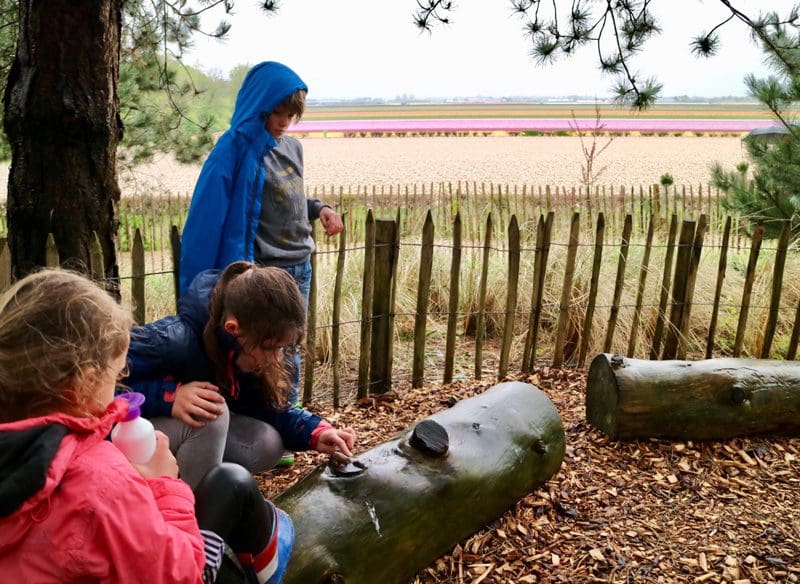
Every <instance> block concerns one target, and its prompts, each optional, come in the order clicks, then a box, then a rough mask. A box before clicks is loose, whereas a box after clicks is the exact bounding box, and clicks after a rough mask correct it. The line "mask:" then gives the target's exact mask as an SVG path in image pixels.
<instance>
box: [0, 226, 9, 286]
mask: <svg viewBox="0 0 800 584" xmlns="http://www.w3.org/2000/svg"><path fill="white" fill-rule="evenodd" d="M10 287H11V249H9V246H8V239H6V238H5V237H3V238H2V239H0V293H2V292H5V291H6V290H8V289H9V288H10Z"/></svg>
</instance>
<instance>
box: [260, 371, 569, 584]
mask: <svg viewBox="0 0 800 584" xmlns="http://www.w3.org/2000/svg"><path fill="white" fill-rule="evenodd" d="M448 444H449V449H448ZM564 448H565V438H564V428H563V425H562V423H561V418H560V417H559V415H558V412H557V411H556V409H555V407H554V406H553V404H552V403H551V402H550V400H549V399H548V398H547V396H545V394H544V393H542V392H541V391H539V390H538V389H536V388H534V387H532V386H530V385H527V384H524V383H502V384H500V385H497V386H495V387H493V388H491V389H490V390H488V391H487V392H485V393H483V394H481V395H479V396H477V397H474V398H472V399H468V400H464V401H462V402H460V403H458V404H456V405H455V406H454V407H453V408H452V409H450V410H446V411H444V412H440V413H437V414H434V415H432V416H430V417H429V418H426V419H425V420H423V421H421V422H419V423H418V424H416V426H415V427H414V429H413V431H411V430H406V431H404V432H403V433H401V434H400V435H399V436H397V437H396V438H394V439H392V440H390V441H388V442H385V443H384V444H381V445H379V446H377V447H375V448H373V449H372V450H370V451H368V452H365V453H364V454H362V455H360V456H359V457H357V459H355V460H354V461H353V462H352V463H350V464H348V465H347V466H345V467H343V468H341V467H336V466H333V465H332V463H331V464H323V465H321V466H320V467H318V468H317V469H316V470H315V471H314V472H312V473H311V474H310V475H308V476H307V477H306V478H305V479H303V480H302V481H301V482H299V483H298V484H296V485H295V486H294V487H292V488H291V489H289V490H288V491H286V492H285V493H283V494H282V495H281V496H280V497H278V498H277V500H276V501H275V503H276V504H277V505H278V506H279V507H281V508H282V509H284V510H285V511H286V512H287V513H288V514H289V516H290V517H291V518H292V520H293V521H294V526H295V546H294V553H293V555H292V559H291V562H290V564H289V569H288V572H287V575H286V579H285V582H286V584H292V583H303V584H315V583H322V582H336V583H342V582H353V583H360V584H363V583H369V582H375V583H380V584H390V583H392V582H397V583H405V582H408V581H409V580H410V579H411V578H413V576H414V574H415V573H416V572H417V571H419V570H420V569H422V568H423V567H425V566H426V565H427V564H429V563H430V562H431V561H433V560H435V559H436V558H437V557H438V556H440V555H441V554H442V553H444V552H446V551H447V550H448V549H450V548H452V547H453V546H454V545H455V544H456V543H458V542H459V541H461V540H462V539H463V538H465V537H467V536H468V535H469V534H471V533H473V532H475V531H477V530H478V529H480V528H481V527H483V526H484V525H486V524H487V523H489V522H491V521H492V520H494V519H495V518H497V517H498V516H500V515H501V514H502V513H503V512H505V511H506V510H507V509H509V508H510V507H511V506H512V505H514V503H516V502H517V501H518V500H519V499H520V498H522V497H523V496H525V495H526V494H528V493H530V492H531V491H532V490H533V489H535V488H536V487H538V486H540V485H542V484H543V483H544V482H545V481H546V480H547V479H549V478H550V477H551V476H553V475H554V474H555V473H556V472H557V471H558V469H559V467H560V465H561V461H562V459H563V457H564Z"/></svg>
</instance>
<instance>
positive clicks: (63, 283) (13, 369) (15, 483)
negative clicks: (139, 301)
mask: <svg viewBox="0 0 800 584" xmlns="http://www.w3.org/2000/svg"><path fill="white" fill-rule="evenodd" d="M131 324H132V320H131V317H130V315H129V313H127V312H126V311H125V310H123V309H122V308H120V307H119V306H118V305H117V304H116V303H115V302H114V301H113V300H112V299H111V298H110V297H109V296H108V295H107V294H106V293H104V292H103V291H102V290H100V289H99V288H98V287H96V286H95V285H94V284H92V283H91V282H89V281H88V280H86V279H84V278H83V277H81V276H78V275H76V274H72V273H69V272H65V271H59V270H47V271H42V272H39V273H37V274H34V275H31V276H28V277H26V278H24V279H23V280H21V281H20V282H18V283H17V284H16V285H15V286H14V287H12V288H11V289H10V290H9V291H8V292H6V293H5V294H4V295H3V297H2V298H0V574H2V575H3V576H2V578H3V580H4V581H8V582H90V581H91V582H147V583H148V584H158V583H162V582H163V583H165V584H167V583H179V582H192V583H200V582H213V581H214V580H215V579H216V577H217V573H218V569H219V566H220V564H221V563H222V558H223V554H222V551H223V546H224V542H227V543H228V545H229V546H230V548H231V549H232V550H233V551H234V552H235V553H236V555H237V558H238V560H239V562H240V567H241V568H242V569H243V570H244V571H245V575H246V577H247V580H248V581H250V582H268V581H269V582H277V581H279V580H280V578H281V577H282V575H283V573H284V571H285V568H286V563H287V561H288V556H289V554H290V552H291V545H292V536H293V532H292V526H291V522H290V521H289V519H288V517H286V515H285V514H283V513H282V512H280V511H278V510H277V509H275V507H274V506H273V505H272V504H271V503H269V502H268V501H265V500H264V499H263V497H262V496H261V494H260V492H259V491H258V487H257V485H256V484H255V482H254V481H253V479H252V477H251V475H250V474H249V472H247V471H246V470H244V469H243V468H241V467H239V466H237V465H232V464H223V465H220V466H218V467H215V468H213V469H212V470H211V471H210V472H209V473H208V475H207V476H206V478H205V479H203V481H202V482H201V483H200V485H199V487H198V488H197V502H195V495H193V494H192V491H191V489H190V488H189V487H188V485H187V484H186V483H184V482H183V481H181V480H179V479H178V478H177V476H178V467H177V464H176V462H175V457H174V456H173V455H172V454H171V453H170V450H169V444H168V441H167V438H166V436H165V435H164V434H161V433H157V446H156V452H155V454H154V455H153V457H152V458H151V459H150V460H149V461H148V462H147V463H145V464H132V463H130V462H129V461H128V460H127V459H126V458H125V456H124V455H123V454H122V452H121V451H120V450H118V449H117V447H116V446H114V444H112V443H111V442H110V441H108V440H106V437H107V436H108V434H109V432H110V431H111V429H112V426H113V425H114V424H115V423H116V422H118V421H120V420H122V419H124V418H125V415H126V414H127V410H128V405H127V402H126V401H125V400H123V399H120V398H118V399H116V400H115V399H114V389H115V386H116V382H117V379H118V377H119V376H120V375H121V374H122V373H123V369H124V367H125V357H126V352H127V349H128V339H129V330H130V327H131ZM198 520H199V524H198ZM201 527H202V528H204V529H202V530H201Z"/></svg>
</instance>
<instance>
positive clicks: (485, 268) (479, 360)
mask: <svg viewBox="0 0 800 584" xmlns="http://www.w3.org/2000/svg"><path fill="white" fill-rule="evenodd" d="M491 245H492V212H491V211H489V214H488V215H487V216H486V235H485V238H484V240H483V264H482V265H481V282H480V286H479V288H478V315H477V320H476V323H475V379H476V380H480V378H481V377H482V376H483V338H484V336H485V335H486V287H487V284H488V281H489V250H490V249H491Z"/></svg>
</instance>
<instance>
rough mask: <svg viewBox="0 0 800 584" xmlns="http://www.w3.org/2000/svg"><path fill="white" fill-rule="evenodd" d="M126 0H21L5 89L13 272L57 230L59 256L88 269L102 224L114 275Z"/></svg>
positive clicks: (35, 261)
mask: <svg viewBox="0 0 800 584" xmlns="http://www.w3.org/2000/svg"><path fill="white" fill-rule="evenodd" d="M122 4H123V0H48V1H47V2H39V1H34V0H21V1H20V2H19V22H20V26H19V38H18V41H17V52H16V57H15V59H14V63H13V65H12V67H11V71H10V73H9V78H8V84H7V86H6V92H5V95H4V97H3V99H4V105H5V116H4V120H3V122H4V128H5V131H6V133H7V134H8V139H9V141H10V144H11V152H12V159H11V168H10V175H9V181H8V232H9V233H8V242H9V246H10V251H11V261H12V264H13V266H14V271H15V275H16V276H17V277H19V276H22V275H24V274H26V273H28V272H29V271H31V269H33V268H34V267H35V266H41V265H44V262H45V242H46V240H47V234H48V232H52V233H53V235H54V237H55V241H56V245H57V247H58V251H59V255H60V258H61V262H62V264H66V265H69V266H70V267H73V268H77V269H82V270H88V268H89V246H90V242H91V239H92V232H93V231H96V232H97V234H98V236H99V238H100V243H101V245H102V248H103V257H104V267H103V268H104V269H103V271H104V273H105V275H106V277H115V276H117V275H118V271H117V259H116V251H115V250H116V245H115V243H116V237H117V229H118V219H117V215H116V209H117V204H118V202H119V196H120V191H119V186H118V185H117V174H116V151H117V144H118V143H119V141H120V139H121V137H122V122H121V120H120V117H119V97H118V94H117V81H118V78H119V58H120V34H121V27H122Z"/></svg>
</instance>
